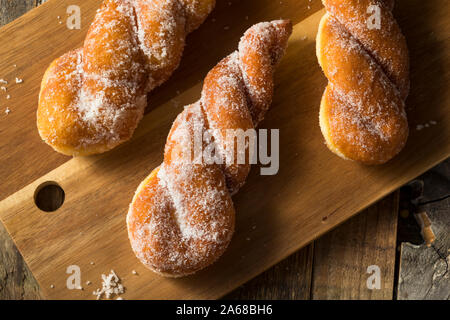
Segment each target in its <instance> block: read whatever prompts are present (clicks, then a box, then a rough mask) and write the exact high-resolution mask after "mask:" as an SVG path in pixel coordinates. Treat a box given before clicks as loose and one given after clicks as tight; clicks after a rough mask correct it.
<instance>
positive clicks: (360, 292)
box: [311, 192, 399, 299]
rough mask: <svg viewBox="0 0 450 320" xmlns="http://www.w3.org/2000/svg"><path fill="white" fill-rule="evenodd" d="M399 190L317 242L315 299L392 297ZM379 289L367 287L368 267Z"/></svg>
mask: <svg viewBox="0 0 450 320" xmlns="http://www.w3.org/2000/svg"><path fill="white" fill-rule="evenodd" d="M398 200H399V193H398V192H394V193H393V194H391V195H389V196H387V197H386V198H384V199H383V200H381V201H379V202H378V203H377V204H375V205H373V206H371V207H370V208H368V209H366V210H364V211H363V212H361V213H360V214H359V215H357V216H356V217H354V218H352V219H350V220H349V221H347V222H345V223H344V224H342V225H341V226H339V227H338V228H336V229H335V230H333V231H331V232H329V233H328V234H326V235H324V236H323V237H322V238H320V239H319V240H316V241H315V244H314V265H313V277H312V289H311V298H312V299H392V298H393V287H394V269H395V250H396V233H397V232H396V231H397V214H398ZM372 265H375V266H378V267H379V269H380V275H381V277H380V283H381V287H380V289H368V286H367V280H368V278H369V277H371V276H372V274H369V273H368V272H367V271H368V267H369V266H372Z"/></svg>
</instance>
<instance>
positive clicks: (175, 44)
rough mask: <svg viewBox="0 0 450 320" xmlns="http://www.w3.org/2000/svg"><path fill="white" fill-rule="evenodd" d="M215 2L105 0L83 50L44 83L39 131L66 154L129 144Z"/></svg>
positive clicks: (54, 67)
mask: <svg viewBox="0 0 450 320" xmlns="http://www.w3.org/2000/svg"><path fill="white" fill-rule="evenodd" d="M214 3H215V0H105V1H104V2H103V4H102V6H101V8H100V9H99V10H98V12H97V14H96V16H95V19H94V21H93V23H92V25H91V27H90V29H89V31H88V34H87V36H86V39H85V41H84V46H83V47H82V48H79V49H77V50H74V51H71V52H69V53H67V54H65V55H63V56H62V57H60V58H58V59H56V60H55V61H54V62H53V63H52V64H51V65H50V66H49V68H48V69H47V71H46V72H45V75H44V77H43V79H42V84H41V92H40V94H39V107H38V111H37V126H38V129H39V134H40V135H41V137H42V139H43V140H44V141H45V142H46V143H48V144H49V145H50V146H52V147H53V148H54V149H55V150H56V151H58V152H61V153H63V154H67V155H89V154H95V153H101V152H105V151H108V150H110V149H112V148H114V147H116V146H117V145H119V144H121V143H123V142H124V141H126V140H128V139H130V137H131V136H132V134H133V132H134V130H135V129H136V127H137V125H138V123H139V121H140V120H141V118H142V116H143V113H144V109H145V106H146V95H147V93H148V92H149V91H150V90H152V89H154V88H155V87H157V86H159V85H160V84H161V83H163V82H164V81H166V80H167V79H168V78H169V77H170V75H171V74H172V72H173V71H174V70H175V69H176V68H177V67H178V64H179V62H180V59H181V55H182V52H183V49H184V41H185V38H186V36H187V34H188V33H189V32H190V31H192V30H194V29H195V28H196V27H198V26H199V25H200V24H201V23H202V22H203V21H204V19H205V18H206V17H207V16H208V14H209V13H210V11H211V10H212V8H213V6H214Z"/></svg>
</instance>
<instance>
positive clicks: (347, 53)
mask: <svg viewBox="0 0 450 320" xmlns="http://www.w3.org/2000/svg"><path fill="white" fill-rule="evenodd" d="M322 2H323V4H324V6H325V8H326V10H327V13H326V14H325V15H324V16H323V18H322V20H321V22H320V26H319V31H318V34H317V48H316V49H317V58H318V60H319V64H320V65H321V67H322V69H323V71H324V73H325V75H326V77H327V78H328V81H329V83H328V86H327V87H326V89H325V92H324V94H323V97H322V101H321V105H320V127H321V130H322V133H323V135H324V137H325V141H326V143H327V145H328V147H329V148H330V149H331V151H333V152H334V153H336V154H337V155H339V156H341V157H342V158H344V159H351V160H356V161H359V162H362V163H365V164H381V163H385V162H386V161H388V160H390V159H391V158H393V157H394V156H395V155H396V154H397V153H399V152H400V150H401V149H402V148H403V147H404V145H405V143H406V140H407V137H408V121H407V118H406V113H405V103H404V101H405V99H406V97H407V95H408V92H409V58H408V49H407V46H406V41H405V38H404V36H403V35H402V33H401V30H400V28H399V26H398V24H397V22H396V21H395V19H394V17H393V15H392V12H391V11H392V8H393V5H394V1H393V0H322ZM371 5H376V6H378V8H379V9H380V22H381V25H380V28H379V29H377V28H369V27H368V24H367V20H368V19H369V18H370V14H369V13H368V8H369V6H371Z"/></svg>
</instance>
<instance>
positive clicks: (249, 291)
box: [224, 244, 314, 300]
mask: <svg viewBox="0 0 450 320" xmlns="http://www.w3.org/2000/svg"><path fill="white" fill-rule="evenodd" d="M313 252H314V244H310V245H308V246H306V247H305V248H303V249H301V250H299V251H298V252H296V253H294V254H293V255H291V256H290V257H289V258H287V259H285V260H283V261H282V262H280V263H279V264H277V265H276V266H274V267H272V268H271V269H269V270H268V271H266V272H264V273H263V274H261V275H259V276H258V277H256V278H254V279H253V280H251V281H249V282H248V283H246V284H244V285H243V286H241V287H240V288H239V289H236V290H235V291H233V292H232V293H230V294H228V295H227V296H226V297H224V299H248V300H254V299H256V300H258V299H269V300H271V299H284V300H287V299H294V300H308V299H310V292H311V274H312V263H313Z"/></svg>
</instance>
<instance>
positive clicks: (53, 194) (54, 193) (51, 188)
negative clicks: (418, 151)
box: [34, 181, 65, 212]
mask: <svg viewBox="0 0 450 320" xmlns="http://www.w3.org/2000/svg"><path fill="white" fill-rule="evenodd" d="M64 198H65V193H64V190H63V188H61V186H60V185H59V184H57V183H56V182H54V181H47V182H44V183H42V184H41V185H39V187H37V188H36V191H35V192H34V203H35V204H36V206H37V207H38V208H39V209H41V210H42V211H45V212H53V211H56V210H58V209H59V208H61V206H62V205H63V203H64Z"/></svg>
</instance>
